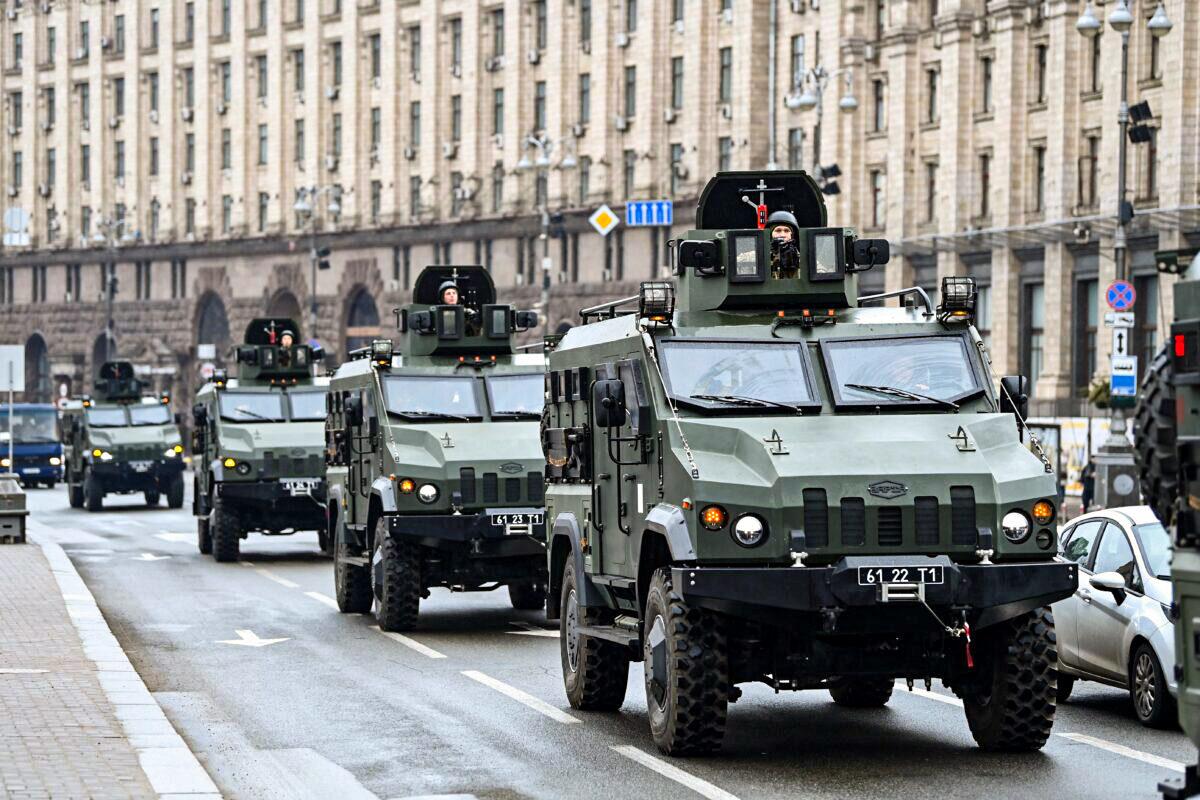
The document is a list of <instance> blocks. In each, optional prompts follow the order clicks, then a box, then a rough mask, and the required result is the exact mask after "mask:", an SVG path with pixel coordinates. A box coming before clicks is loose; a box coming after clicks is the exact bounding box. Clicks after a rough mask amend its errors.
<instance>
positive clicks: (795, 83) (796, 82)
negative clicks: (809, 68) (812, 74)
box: [792, 33, 805, 90]
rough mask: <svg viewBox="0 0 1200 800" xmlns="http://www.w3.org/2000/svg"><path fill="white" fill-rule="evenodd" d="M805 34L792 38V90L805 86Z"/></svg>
mask: <svg viewBox="0 0 1200 800" xmlns="http://www.w3.org/2000/svg"><path fill="white" fill-rule="evenodd" d="M804 73H805V67H804V34H803V33H800V34H797V35H795V36H793V37H792V88H793V89H797V90H798V89H799V88H800V87H801V86H803V85H804Z"/></svg>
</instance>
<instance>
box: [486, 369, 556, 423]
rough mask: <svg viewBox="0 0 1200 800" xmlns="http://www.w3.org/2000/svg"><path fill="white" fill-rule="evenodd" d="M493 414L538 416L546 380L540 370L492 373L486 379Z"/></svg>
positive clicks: (540, 410)
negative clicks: (506, 373) (525, 372)
mask: <svg viewBox="0 0 1200 800" xmlns="http://www.w3.org/2000/svg"><path fill="white" fill-rule="evenodd" d="M486 381H487V390H488V402H489V403H491V406H492V415H493V416H512V417H540V416H541V415H542V405H543V403H544V401H545V398H546V388H545V387H546V380H545V377H544V376H543V375H542V373H540V372H531V373H529V374H527V375H494V376H491V377H489V378H487V379H486Z"/></svg>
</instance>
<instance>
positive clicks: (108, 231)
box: [92, 214, 135, 361]
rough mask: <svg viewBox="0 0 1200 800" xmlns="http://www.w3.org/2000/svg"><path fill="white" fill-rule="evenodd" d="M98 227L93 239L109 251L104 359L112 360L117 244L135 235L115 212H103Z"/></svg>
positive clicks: (113, 355)
mask: <svg viewBox="0 0 1200 800" xmlns="http://www.w3.org/2000/svg"><path fill="white" fill-rule="evenodd" d="M96 229H97V230H96V233H94V234H93V235H92V241H93V242H95V243H96V244H99V245H103V246H104V248H105V250H106V251H107V252H108V274H107V275H106V276H105V278H104V302H105V323H104V360H105V361H112V360H113V359H114V358H116V355H117V353H116V348H115V347H114V344H115V340H116V335H115V324H114V321H113V298H114V296H115V295H116V293H117V245H118V244H122V243H128V242H132V241H133V240H134V238H135V237H134V236H133V234H132V233H131V232H130V231H129V230H128V228H127V227H126V222H125V217H124V216H117V215H115V214H113V215H104V214H102V215H101V216H100V219H99V220H97V221H96Z"/></svg>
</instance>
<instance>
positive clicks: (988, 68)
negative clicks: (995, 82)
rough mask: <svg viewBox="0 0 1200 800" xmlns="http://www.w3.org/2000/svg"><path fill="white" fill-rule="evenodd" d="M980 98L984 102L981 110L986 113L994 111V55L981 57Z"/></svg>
mask: <svg viewBox="0 0 1200 800" xmlns="http://www.w3.org/2000/svg"><path fill="white" fill-rule="evenodd" d="M979 98H980V103H981V104H982V107H981V109H980V110H981V111H983V112H984V113H986V114H990V113H992V111H993V110H994V109H993V108H992V57H991V56H985V57H984V58H981V59H979Z"/></svg>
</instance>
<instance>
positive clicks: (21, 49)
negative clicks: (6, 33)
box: [12, 32, 25, 69]
mask: <svg viewBox="0 0 1200 800" xmlns="http://www.w3.org/2000/svg"><path fill="white" fill-rule="evenodd" d="M24 60H25V37H24V36H22V35H21V34H20V33H18V32H14V33H13V35H12V68H13V69H20V68H21V62H22V61H24Z"/></svg>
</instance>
